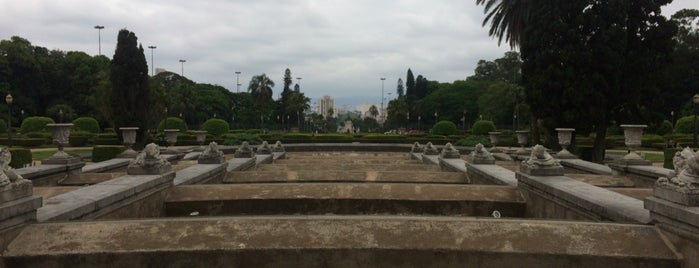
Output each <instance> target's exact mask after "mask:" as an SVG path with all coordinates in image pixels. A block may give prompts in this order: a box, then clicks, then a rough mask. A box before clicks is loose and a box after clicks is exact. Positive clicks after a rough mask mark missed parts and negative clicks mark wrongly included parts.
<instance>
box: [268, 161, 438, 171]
mask: <svg viewBox="0 0 699 268" xmlns="http://www.w3.org/2000/svg"><path fill="white" fill-rule="evenodd" d="M256 170H260V171H274V170H289V171H306V170H309V171H321V170H343V171H344V170H347V171H391V170H401V171H440V169H439V166H435V165H426V164H416V165H390V164H347V163H326V162H321V163H316V164H309V165H306V164H277V163H275V164H273V165H259V166H257V168H256Z"/></svg>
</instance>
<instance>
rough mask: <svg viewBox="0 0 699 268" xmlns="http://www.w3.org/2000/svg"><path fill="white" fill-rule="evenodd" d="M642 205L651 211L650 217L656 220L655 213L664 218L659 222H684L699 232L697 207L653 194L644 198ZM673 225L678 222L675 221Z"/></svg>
mask: <svg viewBox="0 0 699 268" xmlns="http://www.w3.org/2000/svg"><path fill="white" fill-rule="evenodd" d="M644 207H645V208H646V209H648V210H650V211H651V218H652V219H653V220H654V221H658V217H655V215H656V214H657V215H662V216H664V218H665V219H666V220H664V221H661V222H664V223H672V222H670V221H674V222H677V223H684V224H686V225H688V226H692V227H693V229H694V230H693V231H694V232H699V207H688V206H684V205H680V204H677V203H673V202H670V201H667V200H663V199H660V198H658V197H655V196H651V197H648V198H646V199H645V200H644ZM670 219H671V220H670ZM673 225H678V224H676V223H675V224H673Z"/></svg>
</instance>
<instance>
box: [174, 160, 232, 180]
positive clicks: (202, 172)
mask: <svg viewBox="0 0 699 268" xmlns="http://www.w3.org/2000/svg"><path fill="white" fill-rule="evenodd" d="M226 167H228V162H224V163H223V164H198V165H193V166H190V167H187V168H185V169H181V170H178V171H177V172H175V179H174V180H173V184H174V185H186V184H196V183H198V182H200V181H205V180H208V179H209V178H211V177H212V176H216V175H218V174H221V173H224V172H226Z"/></svg>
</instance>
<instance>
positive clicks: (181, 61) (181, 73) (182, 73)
mask: <svg viewBox="0 0 699 268" xmlns="http://www.w3.org/2000/svg"><path fill="white" fill-rule="evenodd" d="M185 62H187V60H180V63H182V69H181V70H180V75H182V77H184V63H185Z"/></svg>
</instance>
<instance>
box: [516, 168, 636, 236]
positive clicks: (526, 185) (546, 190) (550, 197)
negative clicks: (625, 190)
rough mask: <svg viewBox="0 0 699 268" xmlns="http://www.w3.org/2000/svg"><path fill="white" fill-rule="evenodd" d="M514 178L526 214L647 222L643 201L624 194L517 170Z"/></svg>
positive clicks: (567, 178)
mask: <svg viewBox="0 0 699 268" xmlns="http://www.w3.org/2000/svg"><path fill="white" fill-rule="evenodd" d="M517 180H518V187H519V188H520V190H522V192H523V194H524V195H525V198H526V199H527V215H528V217H540V218H564V219H567V218H576V219H584V218H587V219H588V220H595V221H616V222H631V223H641V224H649V223H650V215H649V212H648V210H646V209H644V208H643V201H641V200H638V199H635V198H632V197H629V196H626V195H622V194H619V193H616V192H612V191H609V190H607V189H604V188H600V187H596V186H593V185H590V184H587V183H584V182H581V181H578V180H575V179H572V178H569V177H566V176H531V175H527V174H523V173H519V172H518V173H517ZM571 213H572V214H578V215H577V217H576V216H573V215H569V214H571Z"/></svg>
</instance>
